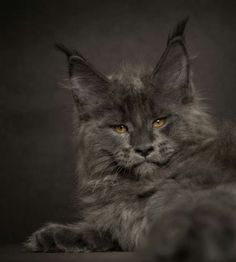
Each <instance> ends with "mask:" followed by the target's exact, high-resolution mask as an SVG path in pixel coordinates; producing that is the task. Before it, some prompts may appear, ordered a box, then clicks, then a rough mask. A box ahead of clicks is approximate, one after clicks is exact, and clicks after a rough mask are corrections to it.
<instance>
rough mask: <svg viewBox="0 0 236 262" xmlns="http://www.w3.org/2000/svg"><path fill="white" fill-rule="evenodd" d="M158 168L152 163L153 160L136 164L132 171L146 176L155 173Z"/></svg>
mask: <svg viewBox="0 0 236 262" xmlns="http://www.w3.org/2000/svg"><path fill="white" fill-rule="evenodd" d="M157 169H158V165H157V164H155V163H153V162H147V161H145V162H143V163H142V164H139V165H137V166H136V167H135V168H134V172H135V173H136V174H137V175H139V176H143V175H145V176H147V175H152V174H153V173H155V172H156V171H157Z"/></svg>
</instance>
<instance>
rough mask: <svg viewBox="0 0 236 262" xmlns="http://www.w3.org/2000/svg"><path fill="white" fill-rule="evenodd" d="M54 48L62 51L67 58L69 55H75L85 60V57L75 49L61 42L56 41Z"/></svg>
mask: <svg viewBox="0 0 236 262" xmlns="http://www.w3.org/2000/svg"><path fill="white" fill-rule="evenodd" d="M55 48H56V49H58V50H59V51H61V52H62V53H64V54H65V55H66V56H67V58H70V57H71V56H77V57H78V58H80V59H82V60H85V58H84V57H83V56H82V55H81V54H80V53H79V52H78V51H77V50H76V49H73V50H71V49H69V48H68V47H66V46H65V45H64V44H62V43H56V44H55Z"/></svg>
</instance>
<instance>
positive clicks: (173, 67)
mask: <svg viewBox="0 0 236 262" xmlns="http://www.w3.org/2000/svg"><path fill="white" fill-rule="evenodd" d="M186 23H187V19H185V20H182V21H181V22H179V23H178V24H177V26H176V27H175V29H174V30H173V33H172V34H171V35H170V36H169V38H168V41H167V47H166V49H165V51H164V53H163V54H162V56H161V58H160V60H159V62H158V64H157V65H156V67H155V68H154V70H153V73H152V75H151V80H152V83H153V85H154V87H155V88H156V89H157V91H158V92H160V93H162V94H166V95H169V96H170V97H171V96H172V97H174V98H175V99H176V100H178V101H179V100H180V101H181V102H183V103H186V102H188V101H189V100H190V99H191V87H190V84H189V77H190V76H189V75H190V72H189V57H188V52H187V49H186V47H185V39H184V29H185V26H186Z"/></svg>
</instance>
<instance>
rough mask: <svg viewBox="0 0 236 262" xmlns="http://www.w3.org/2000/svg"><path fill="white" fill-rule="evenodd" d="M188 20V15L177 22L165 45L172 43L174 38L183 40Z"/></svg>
mask: <svg viewBox="0 0 236 262" xmlns="http://www.w3.org/2000/svg"><path fill="white" fill-rule="evenodd" d="M188 20H189V17H186V18H184V19H182V20H181V21H179V22H178V24H177V25H176V26H175V28H174V30H173V31H172V33H170V34H169V37H168V40H167V45H169V44H171V43H173V42H174V41H176V40H182V41H184V30H185V28H186V24H187V22H188Z"/></svg>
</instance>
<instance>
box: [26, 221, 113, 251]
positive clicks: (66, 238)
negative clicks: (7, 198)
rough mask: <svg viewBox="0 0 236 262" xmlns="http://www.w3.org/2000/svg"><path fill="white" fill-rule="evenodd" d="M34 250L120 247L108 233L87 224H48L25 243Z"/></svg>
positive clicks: (91, 249)
mask: <svg viewBox="0 0 236 262" xmlns="http://www.w3.org/2000/svg"><path fill="white" fill-rule="evenodd" d="M25 247H26V248H27V249H28V250H30V251H33V252H89V251H107V250H114V249H118V246H117V245H116V244H115V243H114V242H113V241H112V240H111V238H110V236H109V234H108V233H104V232H97V231H96V230H94V229H92V228H91V227H89V226H88V225H86V224H78V225H61V224H48V225H46V226H44V227H42V228H41V229H39V230H37V231H36V232H34V233H33V234H32V235H31V236H30V237H29V239H28V240H27V241H26V243H25Z"/></svg>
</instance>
